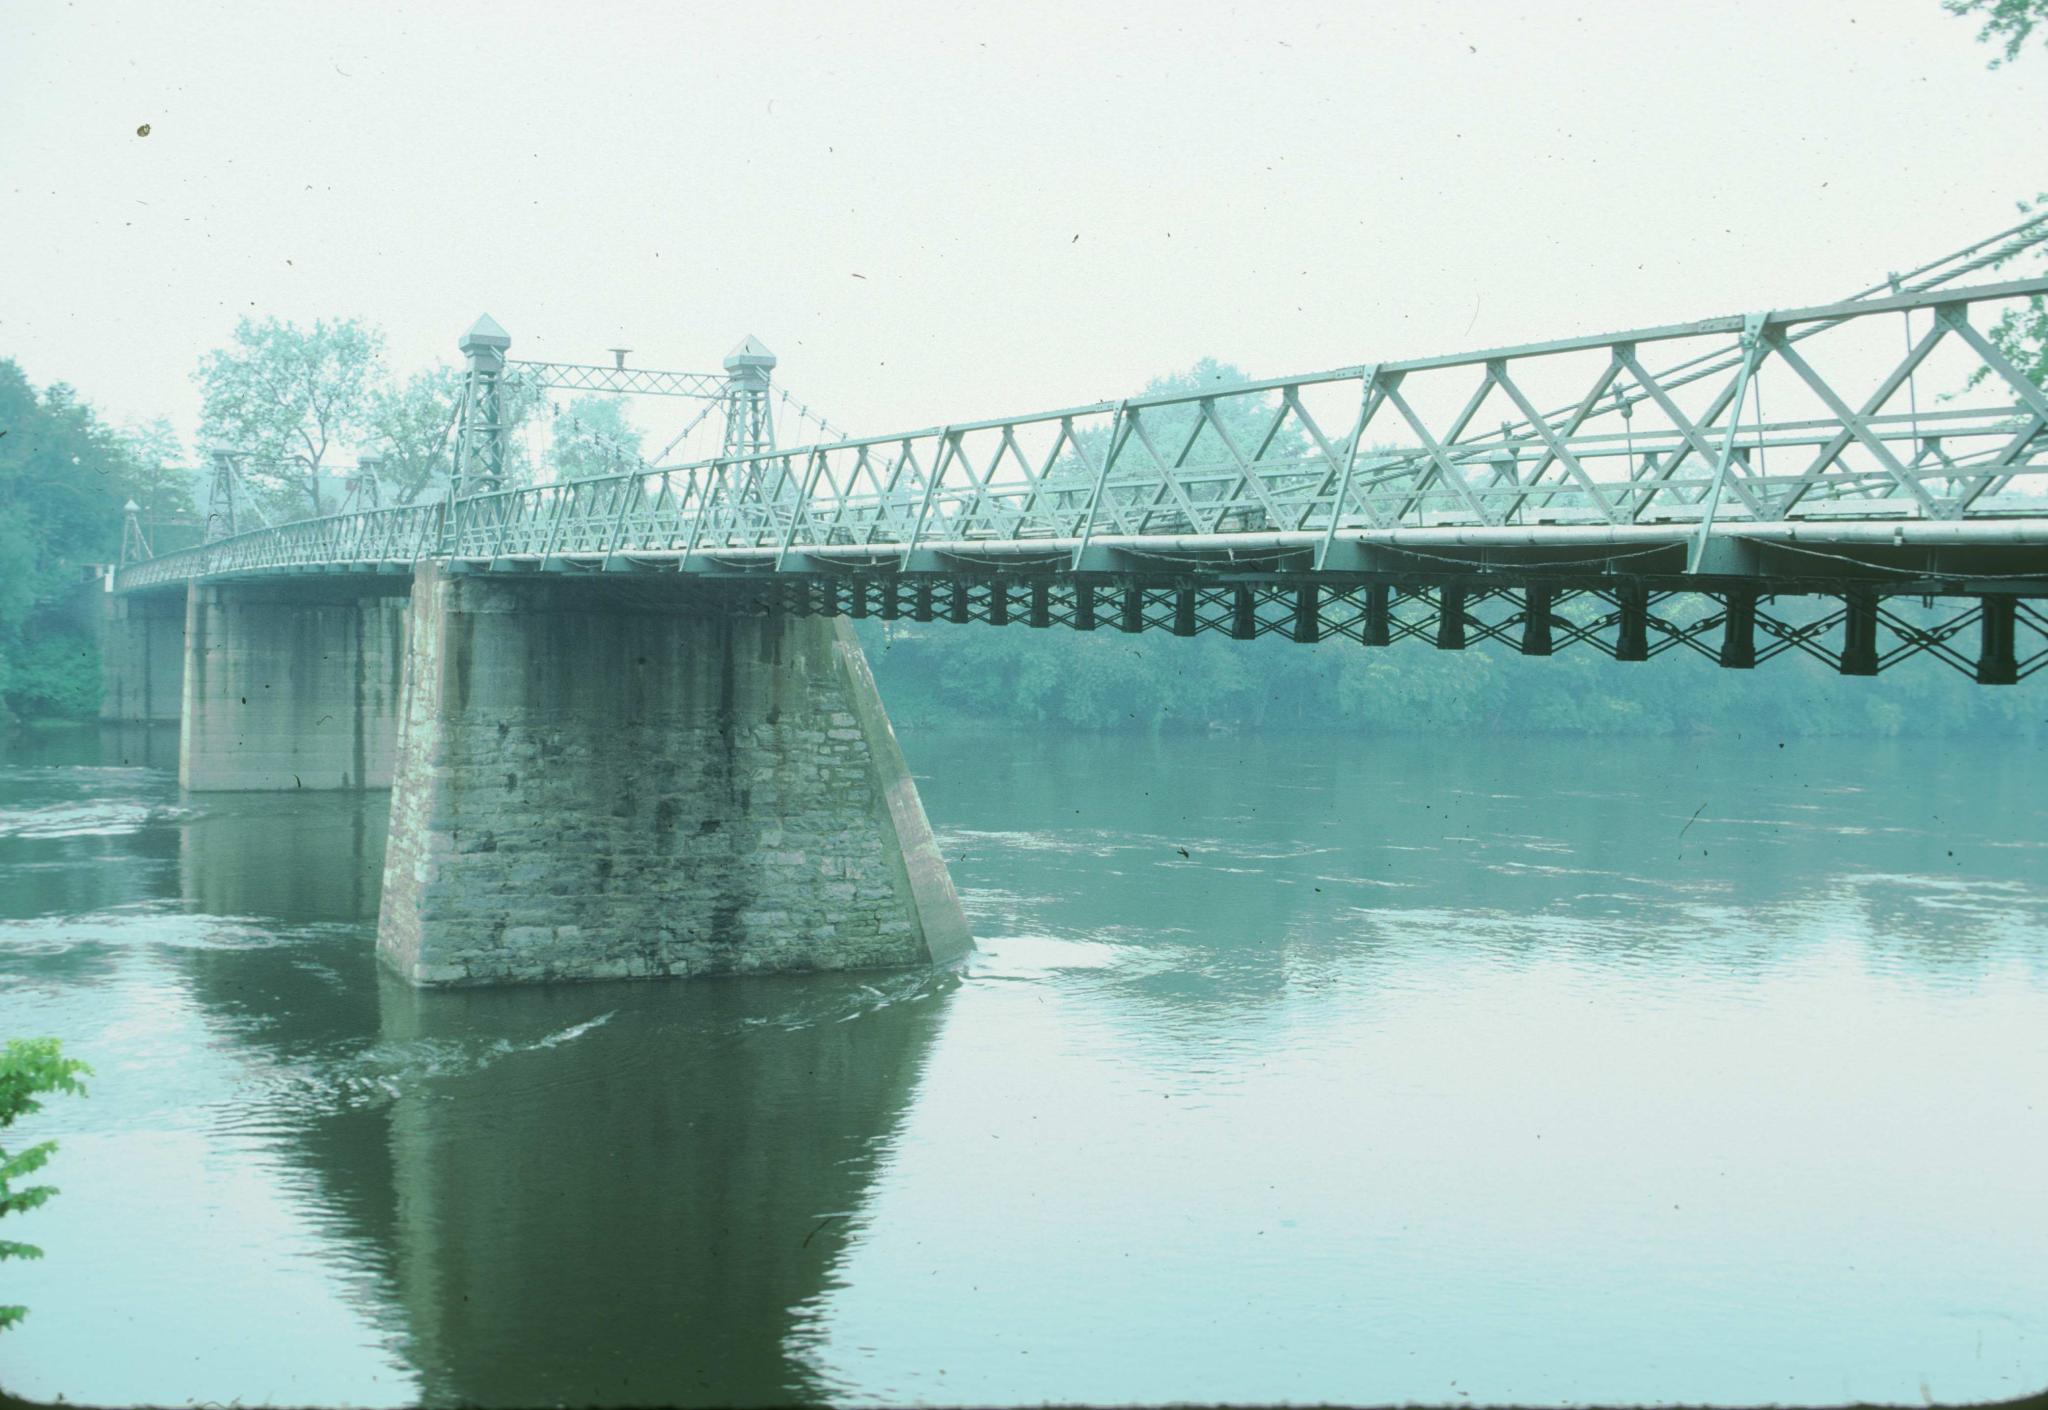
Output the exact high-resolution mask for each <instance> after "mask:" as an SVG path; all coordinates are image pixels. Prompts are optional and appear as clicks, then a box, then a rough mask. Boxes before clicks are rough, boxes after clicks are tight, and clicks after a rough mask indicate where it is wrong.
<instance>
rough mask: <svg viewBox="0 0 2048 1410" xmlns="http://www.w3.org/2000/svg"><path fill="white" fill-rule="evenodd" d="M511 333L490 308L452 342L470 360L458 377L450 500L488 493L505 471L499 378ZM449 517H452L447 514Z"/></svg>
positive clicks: (503, 370)
mask: <svg viewBox="0 0 2048 1410" xmlns="http://www.w3.org/2000/svg"><path fill="white" fill-rule="evenodd" d="M511 346H512V337H511V335H510V334H509V333H507V332H506V331H505V330H504V329H503V328H501V327H499V326H498V321H497V320H496V319H495V318H492V317H491V316H490V315H489V314H488V313H487V314H485V315H484V316H483V317H481V318H479V319H477V321H476V322H475V323H473V324H471V325H470V328H469V331H468V332H467V333H464V334H463V335H462V340H461V341H460V342H459V343H457V344H456V347H458V348H460V349H461V350H462V355H463V357H464V358H466V359H467V360H468V362H469V370H468V372H467V374H466V375H465V376H464V379H463V383H462V413H461V418H460V420H459V421H458V422H457V424H456V430H455V467H454V471H453V474H452V475H451V477H450V483H449V487H448V497H449V498H450V499H451V500H454V499H463V498H466V497H469V496H473V495H480V494H489V493H490V492H491V491H492V490H495V489H497V488H498V486H499V484H500V483H501V482H502V481H503V479H504V475H505V418H504V398H503V396H502V395H501V390H500V387H499V381H500V379H501V378H502V377H503V375H504V372H505V349H507V348H509V347H511ZM451 522H452V520H451Z"/></svg>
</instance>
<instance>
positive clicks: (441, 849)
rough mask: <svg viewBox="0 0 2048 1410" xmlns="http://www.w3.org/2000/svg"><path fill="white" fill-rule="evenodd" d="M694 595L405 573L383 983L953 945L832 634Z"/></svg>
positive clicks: (818, 958)
mask: <svg viewBox="0 0 2048 1410" xmlns="http://www.w3.org/2000/svg"><path fill="white" fill-rule="evenodd" d="M705 592H706V589H705V588H704V587H702V586H692V585H691V584H688V583H686V582H679V581H678V580H676V579H674V578H657V577H648V576H638V575H634V576H630V577H627V576H618V577H613V576H595V577H561V576H555V575H546V576H532V577H514V576H492V575H468V576H450V575H447V574H446V573H444V572H443V571H442V570H441V569H439V568H438V567H436V566H434V565H431V564H429V565H423V566H422V567H421V568H420V569H419V573H418V577H417V578H416V580H415V583H414V588H413V600H412V615H411V625H410V628H409V643H408V657H407V666H406V685H405V691H406V696H405V707H404V718H403V721H402V724H401V727H400V734H399V744H398V763H397V769H396V775H395V778H394V782H393V793H392V806H391V832H390V842H389V846H388V848H387V851H386V854H385V870H384V898H383V910H382V914H381V916H380V918H379V922H378V936H377V945H378V951H379V953H380V955H381V956H382V957H383V959H384V961H385V962H386V963H387V964H389V965H390V966H391V967H392V968H394V969H395V970H397V971H398V973H400V974H401V975H403V976H405V977H406V978H408V979H410V980H411V981H413V982H414V983H416V984H423V985H425V984H492V983H518V982H533V981H543V980H578V979H610V978H627V977H633V978H638V977H645V976H656V975H676V976H681V975H699V974H714V973H736V972H762V971H772V970H816V969H858V968H870V967H880V966H891V965H915V964H927V963H934V962H944V961H949V960H952V959H954V958H957V957H958V956H959V955H961V954H964V953H965V952H966V951H967V950H968V949H970V948H971V947H972V941H971V940H970V939H969V938H968V933H967V923H966V918H965V916H964V915H963V914H962V912H961V909H960V903H959V900H958V898H957V897H956V896H955V895H954V892H953V884H952V880H951V878H950V877H949V876H948V875H947V873H946V867H945V861H944V859H943V858H942V857H941V856H940V854H939V851H938V846H937V844H936V842H935V841H934V840H933V838H932V834H931V828H930V826H929V824H928V823H927V822H926V820H925V815H924V808H923V805H922V804H921V803H920V802H919V800H918V796H917V788H916V785H915V784H914V783H913V782H912V781H911V778H910V774H909V771H908V769H907V768H906V767H905V765H904V762H903V755H902V752H901V750H900V749H899V748H898V746H897V744H896V738H895V734H894V733H893V731H892V730H891V729H890V726H889V721H888V718H887V716H886V715H885V714H884V713H883V711H882V703H881V699H880V697H879V696H878V695H877V694H876V691H875V685H874V680H873V678H872V677H871V676H870V675H869V673H868V668H867V662H866V659H865V658H864V657H863V656H862V655H861V651H860V647H859V644H858V642H857V641H856V640H855V638H854V636H853V632H852V629H851V627H850V626H848V625H847V624H846V623H845V622H844V621H843V620H839V619H836V618H812V617H792V616H789V615H786V614H782V613H773V614H764V613H761V612H759V611H748V610H745V609H744V608H743V607H742V605H741V604H740V603H739V602H737V601H734V602H731V603H725V602H722V601H720V600H716V599H710V600H707V599H706V597H705V596H704V594H705Z"/></svg>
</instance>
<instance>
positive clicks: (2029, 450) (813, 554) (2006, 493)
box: [115, 279, 2048, 684]
mask: <svg viewBox="0 0 2048 1410" xmlns="http://www.w3.org/2000/svg"><path fill="white" fill-rule="evenodd" d="M2044 293H2048V279H2032V280H2018V281H2008V282H2004V283H1997V284H1984V285H1977V286H1973V287H1969V288H1960V289H1957V288H1935V289H1928V290H1922V291H1918V292H1909V293H1905V294H1901V295H1896V296H1891V297H1881V298H1863V299H1858V300H1852V301H1848V302H1843V303H1837V304H1831V305H1821V306H1817V307H1813V308H1803V309H1793V310H1784V311H1777V312H1772V313H1767V314H1762V315H1753V316H1746V317H1745V316H1736V317H1728V318H1717V319H1708V320H1705V321H1702V322H1698V323H1691V324H1681V325H1671V326H1664V327H1656V328H1645V329H1637V330H1633V331H1630V332H1625V333H1619V334H1609V335H1601V336H1594V337H1581V338H1568V339H1563V340H1558V341H1553V342H1546V343H1537V344H1529V345H1524V346H1519V347H1510V348H1501V349H1493V350H1488V351H1481V352H1476V353H1469V354H1459V355H1451V356H1439V357H1428V358H1419V359H1411V360H1408V361H1401V362H1386V363H1379V364H1367V365H1362V366H1356V367H1349V368H1343V369H1338V370H1336V371H1331V372H1324V373H1319V374H1313V375H1308V376H1302V377H1293V378H1280V379H1272V380H1267V381H1260V382H1253V383H1249V384H1243V385H1234V386H1227V387H1223V386H1219V387H1218V388H1216V389H1215V390H1213V391H1210V392H1203V393H1197V394H1187V395H1169V396H1158V397H1149V398H1132V399H1128V400H1124V401H1117V402H1100V403H1096V404H1093V405H1089V406H1082V407H1074V408H1068V409H1065V410H1060V411H1052V412H1043V413H1037V414H1032V415H1027V416H1021V417H1013V418H1000V419H993V420H980V421H973V422H964V423H958V424H951V425H942V426H936V427H931V428H927V429H923V430H919V431H914V432H909V433H901V434H897V435H890V436H874V437H864V438H857V439H849V440H844V441H839V442H835V443H831V444H821V445H812V446H805V447H797V448H790V449H782V450H775V451H770V452H763V453H760V454H756V455H744V456H736V457H731V458H726V459H719V460H713V461H707V462H702V463H698V464H692V465H684V466H675V467H656V466H643V467H642V468H641V469H639V470H635V471H630V472H628V473H624V474H619V475H612V476H605V477H600V478H593V479H587V480H577V481H571V482H564V483H559V484H548V485H533V486H525V487H520V488H513V489H503V490H498V491H494V492H491V493H486V494H481V495H475V496H471V497H467V498H463V499H460V500H458V501H456V502H454V503H453V504H448V503H433V504H425V505H413V506H405V507H398V508H389V509H380V510H370V511H364V512H359V513H352V514H343V515H335V516H329V517H326V518H322V519H314V520H306V521H302V522H298V523H291V524H285V525H281V526H278V527H276V528H268V529H263V530H258V531H255V532H250V533H242V534H237V535H234V536H231V537H228V538H223V539H219V540H216V541H214V542H212V543H209V544H206V545H204V546H202V547H198V548H193V549H189V550H184V551H181V552H177V553H171V554H166V555H163V556H161V557H157V558H152V559H145V560H142V561H139V562H134V563H130V564H127V565H124V566H123V567H122V568H121V569H120V571H119V573H118V575H117V578H116V582H115V588H116V590H117V591H119V592H122V593H135V592H147V591H150V590H161V589H167V588H172V587H179V586H183V585H184V584H185V583H187V582H191V581H205V582H221V581H230V580H247V579H251V578H264V577H281V576H287V575H294V574H317V573H335V572H341V573H368V574H381V575H391V574H409V573H410V570H411V568H412V566H413V565H415V564H417V563H421V562H425V561H436V562H439V563H441V564H443V565H445V567H446V569H447V570H448V571H450V572H451V573H466V572H468V573H490V574H520V573H568V574H582V573H593V572H606V573H676V574H680V575H682V576H684V577H685V578H687V579H689V580H690V585H691V588H692V591H689V592H685V593H683V594H681V595H679V596H678V597H677V598H676V599H675V600H677V601H679V602H693V601H694V602H700V603H702V604H704V605H706V606H725V607H741V608H753V609H757V610H783V611H791V612H795V613H799V614H803V613H809V612H817V613H821V614H824V615H832V614H835V613H837V612H839V611H847V612H849V613H851V614H852V615H854V616H862V615H865V614H866V613H867V612H869V611H871V610H872V611H875V612H877V613H879V614H880V615H881V616H883V617H892V618H893V617H897V616H908V617H910V618H912V619H914V620H920V621H924V620H932V619H934V618H937V619H942V620H949V621H955V622H961V621H981V622H988V623H992V624H998V625H1000V624H1004V623H1006V622H1010V621H1020V622H1025V623H1029V624H1031V625H1036V626H1045V625H1051V624H1055V623H1058V624H1064V625H1069V626H1073V627H1077V628H1081V629H1084V630H1085V629H1089V628H1092V627H1095V626H1097V625H1111V626H1115V627H1117V628H1120V629H1122V630H1125V631H1140V630H1150V629H1163V630H1168V631H1172V632H1176V633H1179V634H1182V635H1192V634H1194V633H1197V632H1204V631H1221V632H1225V633H1227V634H1229V635H1231V636H1235V637H1239V638H1249V637H1254V636H1262V635H1266V634H1269V633H1280V634H1284V635H1287V636H1290V637H1292V638H1293V639H1296V640H1304V641H1314V640H1319V639H1323V638H1327V637H1337V636H1343V637H1349V638H1351V639H1353V640H1356V641H1359V642H1362V643H1364V644H1366V645H1381V644H1388V643H1390V642H1393V641H1398V640H1402V639H1404V638H1419V639H1425V640H1429V641H1432V642H1434V643H1435V644H1436V645H1438V646H1440V647H1446V648H1457V647H1462V646H1464V645H1466V644H1468V643H1469V642H1471V641H1475V640H1482V639H1495V640H1502V641H1508V642H1511V643H1512V644H1514V645H1515V646H1517V647H1518V648H1519V649H1520V650H1522V651H1524V652H1526V653H1529V654H1534V655H1547V654H1550V653H1551V652H1552V651H1554V650H1558V649H1562V648H1563V647H1566V646H1571V645H1584V646H1588V647H1591V648H1593V649H1596V650H1599V651H1603V652H1605V653H1606V654H1609V655H1611V656H1614V657H1616V658H1618V659H1622V660H1640V659H1646V658H1647V657H1649V656H1654V655H1657V654H1659V653H1661V652H1663V651H1665V650H1668V649H1672V648H1675V647H1681V646H1682V647H1688V648H1690V649H1693V650H1698V651H1702V652H1704V653H1706V654H1709V655H1712V656H1714V657H1715V658H1716V659H1718V660H1720V661H1721V662H1722V664H1724V665H1728V666H1732V667H1743V666H1749V665H1754V664H1757V663H1758V662H1760V661H1764V660H1768V659H1770V658H1771V657H1772V656H1775V655H1779V654H1782V653H1784V652H1787V651H1793V650H1798V651H1803V652H1806V653H1807V654H1809V655H1813V656H1817V657H1819V658H1821V659H1823V660H1826V661H1828V662H1829V663H1830V664H1832V665H1834V666H1835V667H1836V668H1838V669H1840V670H1842V671H1844V672H1845V673H1849V674H1876V673H1877V672H1878V671H1880V670H1883V669H1886V668H1888V667H1889V666H1891V665H1894V664H1896V663H1897V662H1899V661H1901V660H1904V659H1907V658H1909V657H1912V656H1917V655H1921V654H1926V655H1931V656H1934V657H1936V658H1938V659H1941V660H1943V661H1945V662H1946V663H1948V664H1949V665H1952V666H1954V667H1955V668H1957V669H1959V670H1962V671H1965V672H1967V673H1969V674H1971V675H1973V676H1974V677H1976V678H1977V679H1979V680H1981V681H1983V682H1985V683H1998V684H2004V683H2011V682H2014V681H2017V680H2019V679H2022V678H2024V677H2025V676H2027V675H2029V674H2031V673H2032V672H2033V671H2035V670H2037V669H2039V668H2040V667H2041V666H2042V665H2043V664H2048V616H2044V615H2043V613H2042V611H2041V609H2040V606H2039V605H2038V604H2039V600H2040V599H2041V598H2043V597H2044V596H2048V494H2044V490H2048V434H2044V428H2048V395H2044V393H2043V390H2042V388H2041V386H2039V385H2038V384H2037V383H2036V382H2034V381H2033V380H2031V379H2030V378H2029V376H2028V375H2027V374H2026V373H2025V372H2023V371H2022V370H2021V369H2019V368H2017V367H2015V366H2014V365H2013V364H2012V363H2011V362H2010V361H2008V360H2007V359H2006V357H2005V356H2004V355H2003V354H2002V353H2001V352H2000V350H1999V348H1998V347H1997V345H1996V343H1995V342H1994V340H1993V339H1992V338H1990V337H1987V335H1986V331H1985V330H1986V329H1987V328H1990V327H1994V326H1995V324H1996V320H1997V319H1998V318H1999V317H2000V315H2002V314H2004V313H2006V312H2008V311H2010V310H2014V309H2019V308H2024V307H2025V306H2026V305H2027V303H2028V301H2030V300H2038V299H2039V298H2040V297H2041V296H2042V295H2043V294H2044ZM1541 407H1548V409H1539V408H1541ZM487 429H488V428H487ZM1900 598H1924V599H1948V600H1949V601H1947V602H1946V603H1944V604H1943V605H1942V607H1941V608H1940V609H1937V610H1934V611H1931V612H1930V611H1927V610H1922V611H1920V612H1918V613H1912V612H1904V613H1902V612H1900V611H1897V610H1895V607H1896V603H1888V601H1887V600H1888V599H1900ZM1930 605H1931V604H1930Z"/></svg>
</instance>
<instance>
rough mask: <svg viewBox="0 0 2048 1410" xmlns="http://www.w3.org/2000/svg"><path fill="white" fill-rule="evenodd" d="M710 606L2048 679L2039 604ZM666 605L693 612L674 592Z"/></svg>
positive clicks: (714, 587) (726, 590) (1497, 592)
mask: <svg viewBox="0 0 2048 1410" xmlns="http://www.w3.org/2000/svg"><path fill="white" fill-rule="evenodd" d="M683 596H684V597H685V598H690V599H694V598H702V599H703V600H702V601H701V602H697V603H695V605H696V606H699V607H703V608H717V609H719V610H726V611H741V612H753V613H773V612H784V613H791V614H795V615H800V616H811V615H818V616H827V617H833V616H840V615H845V616H850V617H854V618H865V617H869V616H874V617H878V618H880V619H882V620H884V621H897V620H909V621H914V622H951V623H968V622H979V623H984V624H986V625H990V626H998V627H1000V626H1012V625H1018V624H1022V625H1027V626H1033V627H1054V626H1063V627H1069V628H1073V629H1075V630H1079V631H1094V630H1115V631H1122V632H1127V633H1138V632H1148V631H1151V632H1168V633H1171V634H1173V635H1175V636H1196V635H1199V634H1202V633H1205V632H1218V633H1222V634H1224V635H1226V636H1229V637H1231V638H1233V639H1236V640H1240V641H1251V640H1255V639H1257V638H1260V637H1268V636H1279V637H1282V638H1285V639H1287V640H1290V641H1295V642H1304V643H1314V642H1319V641H1335V640H1347V641H1351V642H1355V643H1357V644H1358V645H1360V646H1366V647H1382V646H1392V645H1395V644H1397V643H1401V642H1412V643H1422V644H1427V645H1430V646H1434V647H1436V648H1438V649H1440V650H1463V649H1464V648H1466V647H1468V646H1473V645H1477V644H1479V643H1481V642H1497V643H1499V644H1501V645H1502V646H1505V647H1508V648H1510V649H1512V650H1515V651H1518V652H1520V653H1521V654H1523V655H1525V656H1551V655H1554V654H1556V653H1557V652H1560V651H1563V650H1566V649H1568V648H1572V647H1579V648H1582V649H1584V650H1585V651H1587V652H1590V653H1593V654H1597V655H1601V656H1605V657H1608V658H1611V659H1613V660H1616V661H1647V660H1650V659H1652V658H1653V657H1657V656H1662V655H1664V654H1665V653H1667V652H1674V651H1681V652H1682V651H1689V652H1693V653H1697V654H1698V655H1701V656H1704V657H1706V658H1707V659H1709V660H1712V661H1715V662H1716V663H1718V664H1720V665H1722V666H1726V667H1730V668H1733V669H1749V668H1752V667H1755V666H1760V665H1763V664H1764V663H1766V662H1769V661H1771V660H1774V659H1776V658H1778V657H1781V656H1787V655H1791V654H1800V655H1804V656H1807V657H1809V658H1811V659H1813V660H1816V661H1820V662H1822V663H1823V664H1825V665H1827V666H1828V667H1830V668H1831V669H1833V670H1836V671H1839V672H1840V673H1842V674H1844V675H1859V676H1874V675H1878V674H1880V673H1881V672H1884V671H1887V670H1890V669H1892V668H1893V667H1895V666H1897V665H1899V664H1901V663H1903V662H1905V661H1908V660H1912V659H1914V658H1918V657H1926V658H1931V659H1933V660H1935V661H1938V662H1940V663H1941V664H1943V665H1946V666H1949V667H1951V668H1953V669H1955V670H1957V671H1960V672H1962V673H1963V674H1965V675H1968V676H1971V677H1973V678H1974V679H1976V680H1978V681H1979V682H1981V683H1983V684H1987V685H1992V684H1998V685H2005V684H2013V683H2015V682H2018V681H2021V680H2024V679H2026V678H2027V677H2028V676H2031V675H2033V674H2034V673H2035V672H2037V671H2039V670H2041V669H2042V668H2043V667H2048V611H2044V610H2043V609H2042V607H2041V606H2040V605H2039V604H2036V603H2034V602H2031V601H2028V600H2026V599H2017V598H2011V597H1987V598H1983V599H1974V598H1972V599H1952V598H1933V599H1928V598H1904V597H1887V596H1882V595H1879V594H1877V593H1875V592H1869V591H1863V590H1857V591H1852V592H1850V593H1849V594H1847V595H1846V596H1845V597H1842V598H1839V599H1837V598H1826V597H1814V596H1805V595H1800V596H1772V595H1770V594H1760V593H1758V592H1756V591H1754V590H1744V589H1736V590H1728V591H1720V592H1695V591H1668V592H1664V591H1655V590H1652V589H1649V588H1646V587H1643V586H1641V585H1635V584H1629V583H1625V582H1618V583H1607V584H1598V585H1563V586H1558V585H1549V584H1525V585H1519V586H1513V587H1508V586H1500V585H1492V584H1470V585H1467V584H1456V583H1440V584H1434V585H1411V586H1398V585H1392V584H1350V585H1341V586H1330V585H1325V584H1321V583H1314V582H1311V583H1299V582H1295V583H1290V582H1286V581H1282V580H1277V579H1276V580H1271V581H1246V582H1237V583H1226V584H1217V583H1214V582H1203V581H1179V582H1176V581H1171V580H1159V579H1150V580H1146V579H1139V578H1130V577H1127V578H1119V579H1106V578H1102V579H1098V578H1092V577H1080V578H1076V577H1073V576H1071V575H1055V574H1040V575H1036V576H1031V577H1025V578H1018V577H991V578H984V579H974V578H966V577H960V576H956V575H944V576H941V575H917V574H913V575H897V574H893V573H889V574H874V573H844V574H836V575H827V576H822V577H817V578H808V577H785V576H783V575H762V576H760V577H758V578H757V579H755V580H754V581H751V582H744V583H741V582H733V581H730V580H725V581H706V582H702V583H698V584H695V585H690V586H686V587H684V589H683ZM659 597H660V600H662V601H664V602H667V603H668V604H669V605H675V604H676V602H677V601H678V599H677V596H676V593H675V592H674V591H672V590H666V589H665V590H663V592H662V593H661V594H660V595H659Z"/></svg>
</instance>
